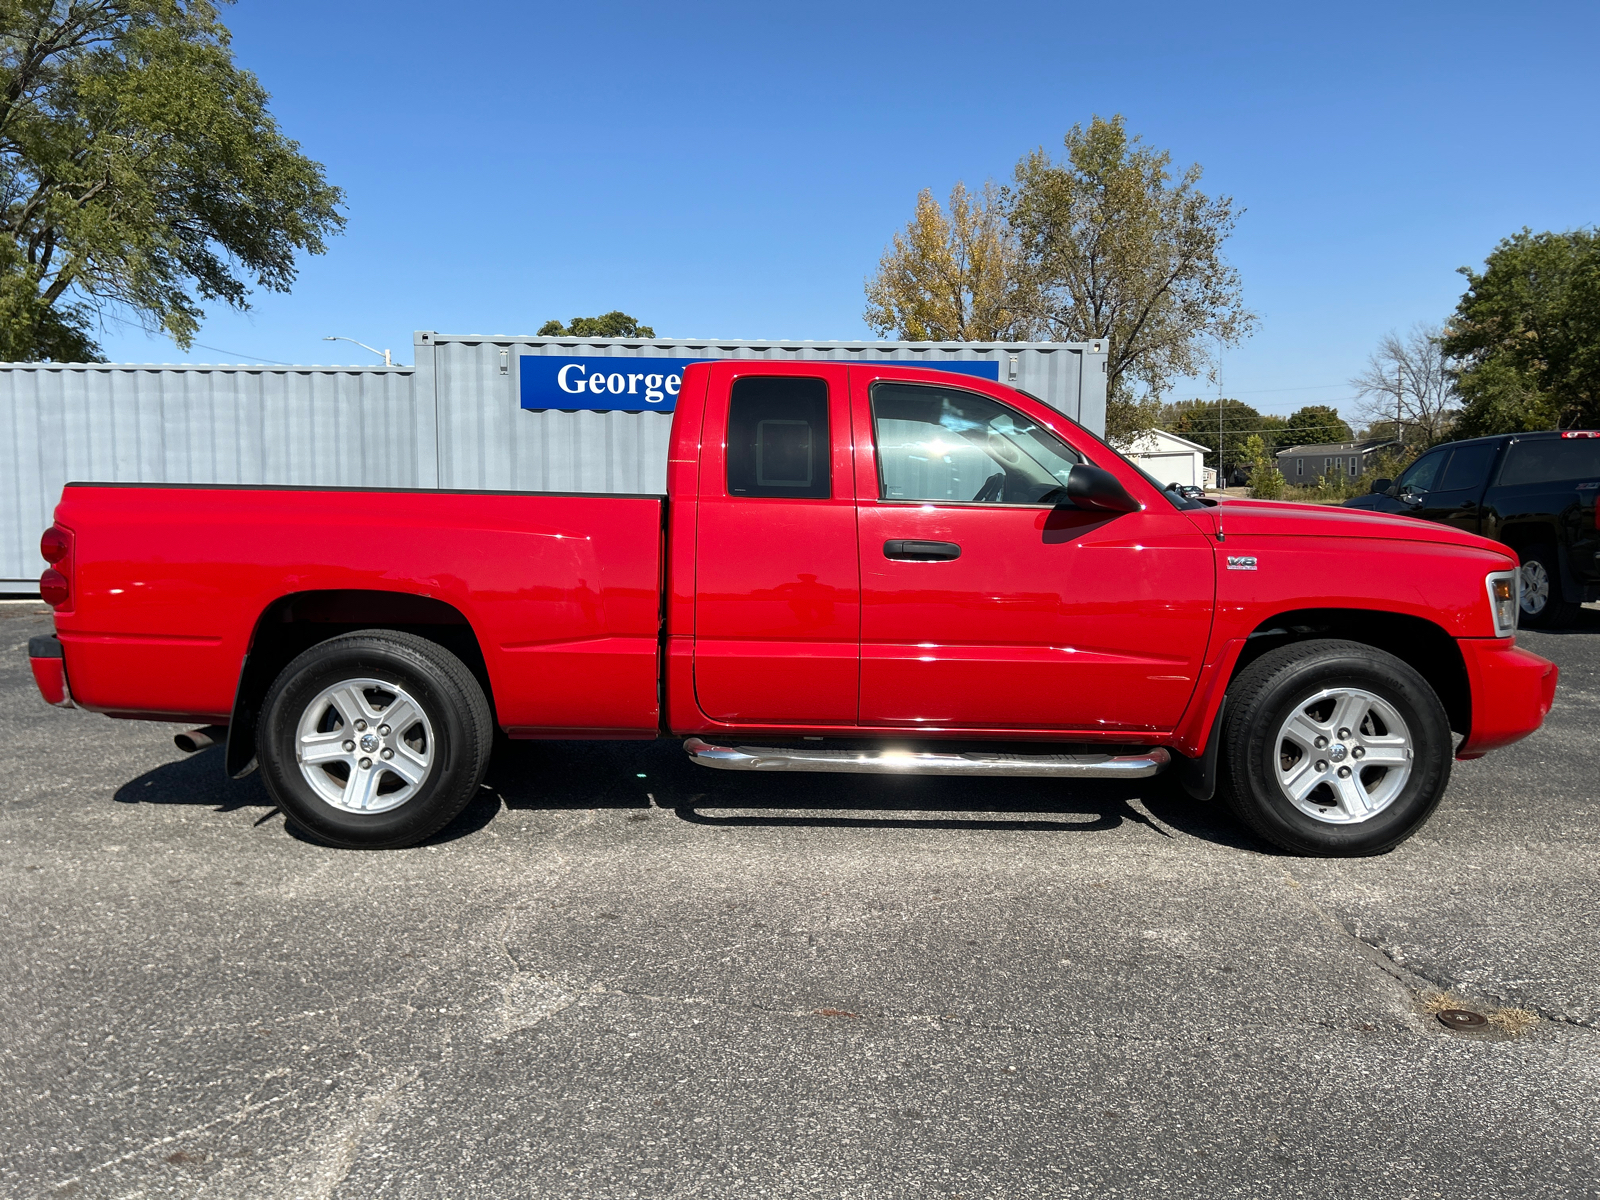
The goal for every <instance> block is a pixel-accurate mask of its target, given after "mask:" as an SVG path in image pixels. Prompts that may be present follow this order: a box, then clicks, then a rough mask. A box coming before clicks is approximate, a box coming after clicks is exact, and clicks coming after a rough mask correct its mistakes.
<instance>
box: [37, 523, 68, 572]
mask: <svg viewBox="0 0 1600 1200" xmlns="http://www.w3.org/2000/svg"><path fill="white" fill-rule="evenodd" d="M71 549H72V535H71V534H70V533H68V532H67V531H66V530H65V529H63V528H61V526H59V525H52V526H50V528H49V529H46V530H45V531H44V536H43V537H41V538H40V539H39V553H40V554H42V555H44V560H45V562H47V563H58V562H60V561H61V560H62V559H63V558H65V557H66V556H67V552H68V551H70V550H71Z"/></svg>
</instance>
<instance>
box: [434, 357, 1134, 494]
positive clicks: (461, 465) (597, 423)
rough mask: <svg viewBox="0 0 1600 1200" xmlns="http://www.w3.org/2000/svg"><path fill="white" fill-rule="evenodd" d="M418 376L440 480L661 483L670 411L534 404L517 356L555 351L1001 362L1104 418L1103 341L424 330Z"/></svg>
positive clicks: (584, 486) (1011, 378)
mask: <svg viewBox="0 0 1600 1200" xmlns="http://www.w3.org/2000/svg"><path fill="white" fill-rule="evenodd" d="M415 350H416V357H417V381H418V387H419V388H427V387H429V386H430V385H431V386H432V388H433V390H434V394H435V396H436V397H437V401H438V406H439V483H440V486H441V487H456V488H494V489H505V490H508V491H576V492H663V491H665V490H666V470H667V436H668V431H669V430H670V428H671V424H672V418H671V416H670V415H669V414H666V413H655V412H581V411H580V412H562V411H560V410H557V409H546V410H542V411H538V412H529V411H525V410H523V409H522V408H521V407H520V406H519V400H518V368H517V361H518V359H519V358H520V357H521V356H522V355H554V356H557V357H591V356H592V357H615V358H626V359H639V358H645V359H648V358H676V359H684V358H736V359H764V360H769V361H770V360H779V361H794V360H801V359H826V360H829V361H834V362H840V361H843V362H854V363H871V362H904V363H907V364H913V363H915V364H925V365H930V366H931V365H937V364H938V363H939V362H941V361H960V362H980V361H990V362H994V363H995V364H996V365H997V366H998V368H999V378H1000V381H1001V382H1002V383H1007V384H1010V385H1012V386H1014V387H1019V388H1021V389H1023V390H1024V391H1027V392H1031V393H1032V394H1033V395H1035V396H1038V397H1040V398H1041V399H1042V400H1044V401H1045V402H1046V403H1047V404H1050V405H1051V406H1053V407H1054V408H1056V409H1058V410H1059V411H1061V412H1064V413H1066V414H1067V415H1068V416H1069V417H1071V418H1073V419H1074V420H1075V421H1078V422H1079V423H1080V424H1083V425H1085V426H1087V427H1088V428H1090V429H1092V430H1094V431H1095V432H1097V433H1098V432H1101V431H1103V430H1104V429H1105V344H1104V343H1082V344H1079V343H1054V344H1048V345H1041V344H1039V343H1032V344H1004V343H989V342H950V343H928V342H743V341H731V340H712V339H703V340H702V339H694V340H690V339H679V340H666V339H662V340H652V341H648V342H641V341H639V340H637V339H623V338H602V339H595V340H593V341H580V340H576V339H573V338H518V337H509V336H507V337H494V336H488V335H485V336H482V337H471V336H456V335H445V334H436V333H426V332H424V333H418V334H417V335H416V337H415Z"/></svg>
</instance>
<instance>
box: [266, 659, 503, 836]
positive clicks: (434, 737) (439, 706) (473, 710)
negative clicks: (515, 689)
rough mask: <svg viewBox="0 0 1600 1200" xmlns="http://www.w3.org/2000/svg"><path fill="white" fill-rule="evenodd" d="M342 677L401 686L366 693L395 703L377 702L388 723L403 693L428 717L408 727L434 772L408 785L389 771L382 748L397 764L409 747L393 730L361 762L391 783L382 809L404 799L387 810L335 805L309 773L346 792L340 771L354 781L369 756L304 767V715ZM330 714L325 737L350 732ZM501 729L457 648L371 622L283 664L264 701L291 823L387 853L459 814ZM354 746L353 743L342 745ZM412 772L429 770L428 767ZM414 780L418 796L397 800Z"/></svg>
mask: <svg viewBox="0 0 1600 1200" xmlns="http://www.w3.org/2000/svg"><path fill="white" fill-rule="evenodd" d="M342 680H368V681H377V682H379V683H387V684H392V685H394V687H395V688H396V689H398V690H397V691H396V692H392V693H385V692H384V691H383V689H382V688H369V689H363V690H362V695H363V696H364V697H366V698H367V701H368V702H369V703H372V704H375V705H382V704H384V703H387V704H389V705H390V706H391V708H390V709H382V708H376V707H375V708H374V709H373V712H375V713H377V714H378V717H377V718H376V719H379V720H381V714H382V712H384V711H392V706H393V705H394V704H395V703H397V702H398V700H399V699H400V698H401V697H409V698H410V699H411V700H412V701H413V702H414V703H415V705H416V707H417V708H419V709H420V710H421V712H422V714H423V716H424V717H425V722H423V721H418V722H417V723H415V724H414V725H410V726H408V728H409V729H411V730H412V734H411V737H412V740H413V742H414V743H415V746H416V747H420V749H416V748H414V749H413V754H415V755H417V756H418V757H426V759H427V765H426V768H425V774H423V777H422V778H420V779H419V780H416V781H414V782H412V783H410V784H407V782H406V781H405V780H402V779H401V778H400V776H399V775H398V774H390V773H387V772H388V770H389V766H388V764H386V763H384V762H382V761H381V759H380V758H378V757H377V755H383V756H385V757H388V758H389V759H390V760H391V761H393V759H394V758H395V756H396V754H397V752H403V751H404V747H401V746H399V742H398V741H394V742H393V747H391V745H389V744H386V743H389V742H390V740H391V739H390V736H389V734H388V733H385V734H384V738H383V740H382V741H380V742H379V743H377V747H375V748H374V751H373V752H372V753H374V757H370V758H366V759H363V760H359V761H365V762H368V763H372V764H374V765H375V766H376V767H377V771H376V773H375V774H376V775H377V776H381V777H382V783H381V785H375V788H374V791H373V794H372V795H371V796H370V797H369V799H370V800H371V802H373V804H374V806H375V807H376V806H378V805H381V804H384V803H393V804H394V807H390V808H387V809H385V810H383V811H371V812H368V811H352V810H351V809H349V808H345V807H341V806H340V805H339V804H338V803H335V802H334V801H337V800H339V799H340V797H337V796H336V797H334V798H333V799H332V800H330V799H329V798H328V797H326V796H324V795H320V794H319V791H318V787H317V786H313V784H312V783H311V782H310V781H308V779H307V774H308V773H310V774H312V775H313V777H316V770H323V771H325V773H326V775H327V776H328V778H319V784H320V786H321V787H322V788H323V789H324V790H329V791H332V790H337V786H338V783H339V775H338V771H339V770H340V769H341V768H342V769H343V770H344V772H345V776H344V778H345V779H346V780H347V781H348V779H349V777H350V776H351V775H353V774H354V773H355V771H356V769H357V766H358V765H359V761H358V762H356V763H341V762H337V761H331V762H330V763H328V764H327V765H326V767H323V768H315V769H308V771H304V772H303V771H302V769H301V765H300V759H299V755H298V752H297V751H298V746H299V739H300V735H301V729H300V726H301V722H302V719H306V720H312V719H314V718H312V717H311V716H309V715H308V713H309V710H310V708H311V706H312V705H317V706H318V707H319V708H321V707H322V705H323V704H326V703H329V702H326V701H323V702H319V700H318V698H319V697H321V696H323V695H324V693H325V690H326V689H328V688H331V687H335V686H336V685H337V684H339V683H340V682H341V681H342ZM385 696H387V697H388V699H387V701H385ZM330 712H332V710H331V709H324V715H323V718H322V719H323V722H324V727H326V728H327V729H329V731H330V732H329V733H328V734H318V735H317V736H324V737H325V736H331V734H332V733H336V732H341V731H343V728H344V725H343V721H342V719H341V718H340V717H339V716H338V714H337V713H336V712H334V713H332V715H331V716H330V715H329V714H330ZM380 729H381V730H384V731H387V730H388V729H389V726H387V725H374V727H373V728H372V730H371V731H370V736H372V737H376V736H377V734H378V731H379V730H380ZM494 730H495V724H494V716H493V714H492V713H491V712H490V709H489V702H488V701H487V700H486V699H485V698H484V694H483V689H482V688H481V687H479V686H478V681H477V680H476V679H475V678H473V675H472V672H471V671H469V670H468V669H467V668H466V667H465V666H464V665H463V664H462V662H461V660H460V659H458V658H457V657H456V656H455V655H453V654H451V653H450V652H449V651H448V650H446V649H444V648H443V647H442V646H440V645H438V644H437V643H435V642H430V641H428V640H427V639H426V638H422V637H417V636H416V635H414V634H409V633H400V632H397V631H394V630H387V629H367V630H362V631H360V632H357V633H349V634H344V635H342V636H340V637H335V638H329V639H328V640H327V641H325V642H321V643H319V644H317V645H315V646H313V647H311V649H309V650H307V651H306V652H305V653H304V654H302V655H300V656H299V657H298V658H296V659H295V660H294V661H293V662H291V663H290V664H289V665H288V666H287V667H285V668H284V669H283V671H282V672H281V673H280V674H279V675H278V678H277V679H276V680H275V681H274V682H273V684H272V686H271V687H270V688H269V689H268V690H267V696H266V699H265V701H264V702H263V703H262V706H261V721H260V725H259V727H258V729H257V733H256V745H257V748H258V753H259V754H260V759H261V775H262V778H263V780H264V782H265V783H266V785H267V791H268V792H270V793H271V795H272V798H273V799H274V800H275V801H277V803H278V806H279V807H280V808H282V809H283V811H284V814H285V815H286V816H287V817H288V818H289V819H290V820H291V821H293V822H294V823H295V824H296V825H297V826H299V827H300V828H301V829H303V830H304V831H305V832H307V833H308V834H310V835H311V836H312V837H314V838H316V839H317V840H319V841H323V842H327V843H329V844H330V845H334V846H344V847H349V848H353V849H356V848H359V849H370V850H381V849H389V848H392V847H396V846H410V845H414V844H415V843H417V842H420V841H422V840H423V839H425V838H427V837H429V836H431V835H432V834H434V833H437V832H438V831H439V830H440V829H442V828H444V827H445V826H446V825H448V824H449V823H450V822H451V821H452V820H454V819H455V817H456V815H457V814H458V813H460V812H461V810H462V809H463V808H465V807H466V805H467V802H468V801H470V800H471V799H472V797H473V796H474V795H475V794H476V793H477V790H478V785H479V784H480V783H481V782H482V781H483V773H484V770H485V769H486V768H487V767H488V764H489V752H490V748H491V747H492V745H493V740H494ZM394 732H395V736H396V737H403V736H406V733H405V731H404V730H400V731H394ZM345 744H349V743H341V746H342V745H345ZM394 747H397V748H398V750H397V749H396V748H394ZM356 753H357V754H359V753H360V750H359V749H358V750H357V751H356ZM412 769H413V770H414V771H415V772H416V773H419V774H421V773H422V772H423V768H416V767H414V768H412ZM364 777H365V776H363V778H364ZM376 786H387V787H389V788H390V791H389V793H388V794H387V795H384V794H381V793H378V792H377V791H376ZM408 786H409V787H410V788H411V790H412V794H411V795H410V796H408V797H406V798H404V799H403V800H400V801H395V800H394V799H393V797H395V796H396V795H398V793H399V792H401V791H404V790H405V789H406V788H407V787H408Z"/></svg>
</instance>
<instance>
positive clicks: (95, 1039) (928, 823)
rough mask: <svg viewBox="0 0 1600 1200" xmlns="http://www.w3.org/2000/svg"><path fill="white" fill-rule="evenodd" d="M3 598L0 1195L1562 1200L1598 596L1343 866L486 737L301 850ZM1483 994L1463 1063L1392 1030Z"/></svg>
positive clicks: (1583, 908)
mask: <svg viewBox="0 0 1600 1200" xmlns="http://www.w3.org/2000/svg"><path fill="white" fill-rule="evenodd" d="M48 628H49V618H48V617H47V616H44V615H41V606H40V605H39V604H38V602H37V601H34V602H22V603H17V602H12V603H5V604H0V877H3V880H4V892H3V894H4V897H5V899H4V903H3V906H0V963H3V968H4V969H3V983H0V1030H3V1033H0V1082H3V1085H4V1086H3V1087H0V1193H3V1194H4V1195H6V1196H17V1197H31V1196H65V1195H74V1196H86V1197H132V1196H208V1197H246V1196H249V1197H274V1198H276V1197H331V1196H340V1197H374V1196H385V1197H388V1196H393V1197H434V1196H451V1197H478V1196H484V1197H490V1196H493V1197H501V1196H505V1197H511V1196H516V1197H528V1196H539V1197H543V1196H573V1197H605V1198H610V1197H634V1196H637V1197H652V1198H668V1197H701V1196H707V1197H710V1196H716V1197H721V1196H748V1197H767V1196H772V1197H789V1196H795V1197H800V1196H805V1197H811V1196H815V1197H851V1198H859V1200H867V1198H880V1197H919V1198H920V1197H929V1198H934V1197H937V1198H941V1200H953V1198H955V1197H961V1198H963V1200H979V1198H995V1200H1001V1198H1012V1197H1035V1196H1037V1197H1061V1196H1156V1195H1179V1196H1208V1197H1209V1196H1243V1197H1259V1196H1306V1195H1318V1196H1322V1195H1328V1196H1332V1195H1339V1196H1385V1197H1388V1196H1395V1197H1400V1196H1417V1197H1435V1196H1440V1197H1461V1196H1552V1197H1597V1196H1600V1122H1597V1120H1596V1114H1597V1113H1600V919H1597V915H1596V914H1597V901H1600V832H1597V817H1600V749H1597V744H1596V737H1595V722H1596V713H1597V711H1600V709H1597V700H1600V612H1595V611H1588V612H1586V613H1585V621H1584V624H1583V627H1582V628H1581V629H1579V630H1577V631H1574V632H1570V633H1564V634H1546V635H1540V634H1524V635H1523V637H1522V642H1523V644H1524V645H1526V646H1528V647H1529V648H1531V649H1533V650H1535V651H1536V652H1538V653H1541V654H1545V655H1547V656H1549V657H1551V658H1554V659H1555V660H1556V661H1557V662H1558V663H1560V664H1561V667H1562V671H1563V679H1562V684H1561V688H1560V691H1559V693H1558V695H1557V699H1556V709H1555V711H1554V712H1553V713H1552V714H1551V717H1550V720H1549V722H1548V723H1547V725H1546V726H1545V728H1544V729H1543V730H1542V731H1541V732H1540V733H1539V734H1537V735H1536V736H1534V737H1533V738H1531V739H1529V740H1528V741H1526V742H1524V743H1522V744H1521V745H1518V746H1515V747H1512V748H1511V749H1509V750H1505V751H1502V752H1500V753H1498V754H1495V755H1492V756H1490V757H1488V758H1486V759H1483V760H1480V761H1477V762H1471V763H1461V764H1458V765H1457V768H1456V774H1455V782H1454V784H1453V785H1452V788H1451V791H1450V793H1449V795H1448V797H1447V798H1446V800H1445V803H1444V805H1443V806H1442V807H1441V809H1440V811H1439V812H1438V814H1437V815H1436V816H1435V818H1434V820H1433V822H1432V823H1431V824H1430V825H1429V826H1428V827H1427V828H1426V829H1425V830H1424V831H1423V832H1422V834H1421V835H1420V836H1418V837H1417V838H1415V839H1413V840H1412V841H1411V842H1409V843H1407V844H1406V845H1404V846H1402V847H1401V848H1400V849H1399V850H1397V851H1395V852H1394V853H1392V854H1389V855H1387V856H1385V857H1382V858H1376V859H1367V860H1359V861H1338V862H1329V861H1317V860H1307V859H1298V858H1290V857H1285V856H1282V855H1279V854H1275V853H1271V852H1269V851H1268V850H1267V849H1266V848H1265V847H1263V846H1261V845H1260V844H1258V843H1256V842H1254V841H1253V840H1251V839H1250V838H1249V837H1248V835H1246V834H1245V833H1243V832H1242V830H1241V829H1240V828H1238V827H1237V826H1236V825H1235V824H1234V823H1233V822H1232V821H1231V820H1230V819H1229V818H1228V817H1227V815H1226V814H1225V813H1223V812H1220V811H1218V810H1217V808H1216V807H1215V806H1209V805H1193V804H1190V803H1188V802H1179V801H1178V800H1176V799H1175V798H1174V796H1173V793H1172V792H1170V791H1168V790H1167V789H1166V788H1165V787H1156V786H1152V785H1148V784H1145V785H1133V784H1118V785H1109V784H1105V785H1097V786H1094V787H1089V786H1083V787H1078V788H1074V789H1067V788H1063V787H1062V786H1061V785H1060V784H1054V783H1033V782H1031V781H1024V780H1011V781H1005V780H1002V781H987V780H984V781H980V780H916V781H911V780H896V781H881V780H875V779H872V778H868V777H860V778H852V777H838V776H833V777H829V776H814V777H807V776H775V777H761V778H751V777H745V776H739V775H724V774H720V773H715V772H708V771H705V770H704V769H701V768H696V767H693V766H691V765H689V764H687V763H686V762H683V761H681V751H680V750H678V749H677V748H676V746H675V745H673V744H668V743H661V744H659V745H657V744H626V745H620V746H619V745H596V744H588V745H584V744H556V743H546V744H541V743H525V744H521V745H518V746H515V747H513V748H512V752H511V753H508V754H506V755H504V756H502V757H501V758H500V759H497V761H496V763H495V765H494V766H493V767H492V768H491V773H490V778H489V784H488V786H487V787H486V789H485V791H484V793H483V796H482V799H481V800H480V801H478V802H476V803H475V804H474V805H473V806H472V807H471V808H469V809H468V811H467V812H466V813H465V814H464V815H463V817H462V818H461V819H460V820H459V821H458V822H457V823H456V824H455V825H454V826H452V827H451V828H450V829H448V830H446V831H445V832H444V833H443V834H442V835H441V836H440V837H438V838H436V839H435V840H434V841H433V842H432V843H431V844H429V845H426V846H423V847H419V848H416V849H413V850H406V851H394V852H387V853H378V854H370V853H359V852H349V851H339V850H330V849H326V848H323V847H321V846H318V845H314V844H311V843H309V842H307V841H305V840H303V839H300V838H297V837H296V836H294V834H293V833H292V832H291V831H286V829H285V827H284V822H283V819H282V817H281V816H280V815H278V814H277V813H276V812H275V810H274V809H273V807H272V805H271V803H270V801H269V800H268V799H267V797H266V794H265V792H264V791H263V790H262V787H261V785H260V782H259V779H258V778H255V777H252V778H250V779H246V780H244V781H239V782H234V781H230V780H227V779H225V778H224V777H223V774H222V768H221V764H220V761H219V752H218V751H216V750H212V751H208V752H205V753H202V754H199V755H196V756H193V757H188V758H186V757H184V756H183V755H181V754H180V753H179V752H178V751H177V750H176V749H175V748H174V747H173V746H172V742H171V738H170V734H171V732H172V729H171V728H169V727H166V726H157V725H149V724H143V723H132V722H116V721H110V720H107V719H105V718H103V717H98V716H93V715H90V714H86V713H81V712H65V711H58V710H52V709H49V708H47V707H46V706H45V705H44V704H43V702H42V701H40V700H39V699H38V697H37V695H36V694H35V692H34V689H33V686H32V682H31V679H30V678H29V676H28V670H27V663H26V657H25V655H26V651H25V645H26V641H27V636H28V634H30V633H37V632H41V631H45V630H48ZM1450 1005H1460V1006H1465V1007H1469V1008H1473V1009H1476V1010H1477V1011H1480V1012H1485V1013H1490V1014H1492V1015H1493V1017H1494V1021H1493V1022H1492V1023H1491V1024H1490V1025H1488V1026H1487V1027H1486V1028H1485V1029H1484V1030H1483V1031H1481V1032H1452V1031H1451V1030H1449V1029H1447V1028H1445V1026H1444V1025H1442V1024H1441V1023H1440V1022H1439V1021H1438V1020H1437V1019H1436V1018H1435V1016H1434V1015H1433V1010H1436V1009H1437V1008H1439V1007H1443V1006H1450Z"/></svg>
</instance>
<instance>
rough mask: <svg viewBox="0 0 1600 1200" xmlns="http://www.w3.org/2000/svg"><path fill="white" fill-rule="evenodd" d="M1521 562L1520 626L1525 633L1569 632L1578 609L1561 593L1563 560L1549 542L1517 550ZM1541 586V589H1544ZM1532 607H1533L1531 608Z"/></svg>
mask: <svg viewBox="0 0 1600 1200" xmlns="http://www.w3.org/2000/svg"><path fill="white" fill-rule="evenodd" d="M1517 558H1518V559H1520V560H1521V562H1522V604H1521V606H1520V608H1519V609H1518V612H1517V625H1518V627H1519V628H1522V629H1566V628H1567V627H1569V626H1570V625H1572V623H1573V622H1574V621H1575V620H1576V619H1577V616H1578V606H1577V605H1576V604H1572V603H1570V602H1569V601H1568V600H1567V599H1566V598H1565V597H1564V596H1563V594H1562V591H1561V556H1560V555H1559V554H1558V553H1557V552H1556V548H1555V547H1554V546H1553V545H1551V544H1550V543H1549V542H1530V543H1528V544H1527V545H1524V546H1519V547H1518V548H1517ZM1541 584H1542V586H1541ZM1530 604H1532V605H1533V607H1531V608H1530V607H1529V605H1530Z"/></svg>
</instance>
